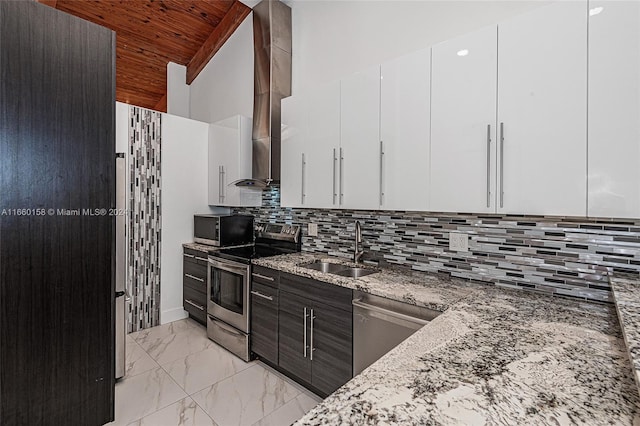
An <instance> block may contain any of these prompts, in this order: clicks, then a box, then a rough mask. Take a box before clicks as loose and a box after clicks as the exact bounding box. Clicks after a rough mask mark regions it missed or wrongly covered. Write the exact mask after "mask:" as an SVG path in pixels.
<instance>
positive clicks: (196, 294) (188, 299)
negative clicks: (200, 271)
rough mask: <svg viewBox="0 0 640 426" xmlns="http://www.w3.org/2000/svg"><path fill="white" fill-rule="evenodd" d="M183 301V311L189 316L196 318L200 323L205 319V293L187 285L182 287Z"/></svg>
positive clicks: (204, 322) (203, 322)
mask: <svg viewBox="0 0 640 426" xmlns="http://www.w3.org/2000/svg"><path fill="white" fill-rule="evenodd" d="M183 291H184V293H183V303H182V306H183V308H184V310H185V311H187V312H189V316H191V317H192V318H194V319H196V320H198V321H199V322H200V323H202V324H206V321H207V294H206V293H202V292H200V291H196V290H193V289H191V288H189V287H184V288H183Z"/></svg>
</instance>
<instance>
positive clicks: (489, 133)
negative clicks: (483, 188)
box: [487, 124, 491, 207]
mask: <svg viewBox="0 0 640 426" xmlns="http://www.w3.org/2000/svg"><path fill="white" fill-rule="evenodd" d="M490 170H491V124H487V207H491V173H490Z"/></svg>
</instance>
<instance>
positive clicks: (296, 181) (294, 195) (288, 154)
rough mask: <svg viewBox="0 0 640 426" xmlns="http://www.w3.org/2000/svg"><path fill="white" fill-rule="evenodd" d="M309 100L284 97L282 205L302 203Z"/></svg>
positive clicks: (281, 155)
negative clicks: (304, 145) (303, 164)
mask: <svg viewBox="0 0 640 426" xmlns="http://www.w3.org/2000/svg"><path fill="white" fill-rule="evenodd" d="M306 105H307V104H306V100H305V98H304V97H302V96H289V97H288V98H284V99H282V136H281V141H282V142H281V143H282V146H281V150H280V160H281V161H280V205H281V206H282V207H301V206H302V205H303V201H304V196H303V192H302V181H303V179H302V172H303V167H302V155H303V149H304V148H303V144H304V142H305V140H306V136H307V122H306V117H307V114H306V111H305V109H306Z"/></svg>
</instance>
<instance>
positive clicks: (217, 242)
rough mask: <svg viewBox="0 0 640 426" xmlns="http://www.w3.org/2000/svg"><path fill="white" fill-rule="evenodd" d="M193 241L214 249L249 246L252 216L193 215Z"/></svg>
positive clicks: (251, 232) (251, 237) (251, 234)
mask: <svg viewBox="0 0 640 426" xmlns="http://www.w3.org/2000/svg"><path fill="white" fill-rule="evenodd" d="M193 240H194V241H195V242H196V243H201V244H208V245H211V246H216V247H224V246H237V245H242V244H250V243H252V242H253V216H248V215H200V214H198V215H195V216H193Z"/></svg>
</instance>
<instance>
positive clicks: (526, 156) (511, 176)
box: [498, 1, 587, 216]
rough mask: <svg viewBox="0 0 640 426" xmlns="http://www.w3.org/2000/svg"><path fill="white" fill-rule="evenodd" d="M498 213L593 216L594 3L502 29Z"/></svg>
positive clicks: (565, 5)
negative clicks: (590, 71)
mask: <svg viewBox="0 0 640 426" xmlns="http://www.w3.org/2000/svg"><path fill="white" fill-rule="evenodd" d="M498 122H499V126H501V128H502V129H503V132H500V133H501V136H502V138H500V137H499V143H500V146H501V147H502V149H500V150H499V151H500V152H499V167H498V169H499V170H498V180H499V183H502V185H499V188H498V189H499V190H500V191H501V193H499V194H498V201H499V202H498V212H500V213H524V214H548V215H569V216H585V215H586V204H587V194H586V190H587V188H586V182H587V170H586V165H587V134H586V133H587V131H586V129H587V3H586V1H560V2H556V3H553V4H551V5H550V6H544V7H541V8H538V9H535V10H534V11H532V12H529V13H527V14H525V15H522V16H519V17H516V18H513V19H510V20H509V21H506V22H505V23H503V24H499V25H498Z"/></svg>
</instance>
